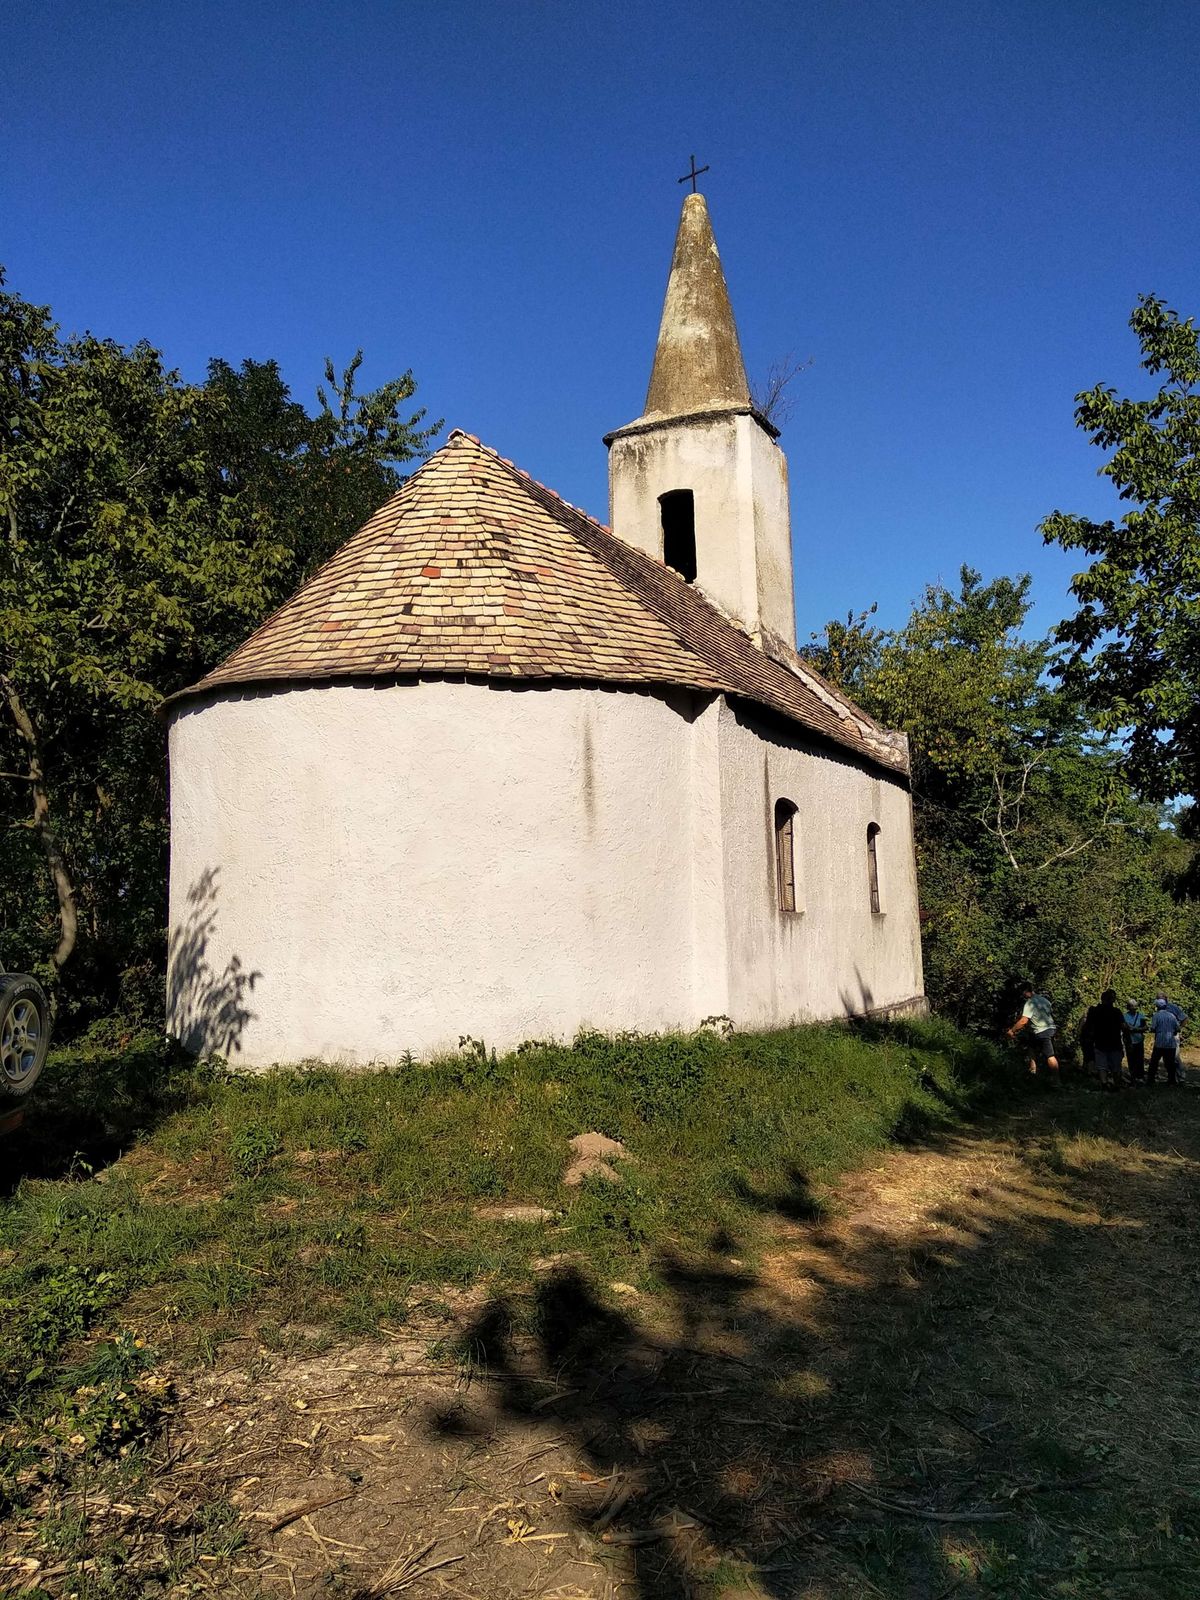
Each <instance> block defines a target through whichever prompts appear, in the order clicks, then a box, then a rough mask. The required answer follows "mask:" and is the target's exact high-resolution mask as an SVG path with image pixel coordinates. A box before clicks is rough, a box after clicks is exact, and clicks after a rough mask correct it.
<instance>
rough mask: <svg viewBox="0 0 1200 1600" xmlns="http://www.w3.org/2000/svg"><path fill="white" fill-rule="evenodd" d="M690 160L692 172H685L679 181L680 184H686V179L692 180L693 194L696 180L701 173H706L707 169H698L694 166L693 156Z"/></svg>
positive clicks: (694, 159)
mask: <svg viewBox="0 0 1200 1600" xmlns="http://www.w3.org/2000/svg"><path fill="white" fill-rule="evenodd" d="M691 159H692V170H691V171H690V172H685V173H684V175H683V177H682V178H680V180H679V181H680V183H686V182H687V181H688V179H689V178H690V179H691V180H692V193H693V194H695V192H696V179H697V178H698V177H699V176H700V174H701V173H702V172H707V171H708V168H707V167H698V166H697V165H696V158H695V156H693V157H692V158H691Z"/></svg>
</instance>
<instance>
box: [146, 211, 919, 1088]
mask: <svg viewBox="0 0 1200 1600" xmlns="http://www.w3.org/2000/svg"><path fill="white" fill-rule="evenodd" d="M605 442H606V443H607V445H608V448H609V512H610V520H611V528H606V527H604V526H603V525H602V524H600V523H598V522H595V521H593V520H592V518H590V517H589V516H587V515H585V514H584V513H583V512H582V511H579V510H577V509H576V508H575V507H573V506H570V505H568V504H566V503H565V502H564V501H563V500H561V499H560V498H559V496H558V495H556V494H554V493H553V492H552V491H551V490H549V489H546V488H544V487H543V486H542V485H541V484H540V483H538V482H536V481H535V480H534V479H532V478H530V477H527V476H526V474H525V473H524V472H522V471H520V470H519V469H518V468H517V467H515V466H514V465H513V464H512V463H511V462H509V461H506V460H504V459H502V458H501V457H500V456H499V455H497V454H496V453H495V452H494V451H493V450H490V449H489V448H488V447H487V446H486V445H484V444H482V443H480V442H479V440H477V439H474V438H472V437H471V436H470V435H468V434H465V433H460V432H455V433H452V434H451V435H450V437H449V439H448V440H447V442H446V444H445V445H443V446H442V448H441V449H439V450H438V451H437V452H436V453H435V454H434V455H432V456H431V457H430V458H429V459H428V461H426V462H425V464H424V465H423V466H421V467H420V469H419V470H417V471H416V472H414V473H413V474H412V476H411V477H410V478H408V480H407V481H406V482H405V483H404V485H403V486H402V487H401V489H400V490H399V492H398V493H397V494H396V495H395V496H394V497H393V498H392V499H391V500H390V501H389V502H388V503H387V504H386V505H385V506H383V507H382V508H381V509H380V510H379V511H377V512H376V513H375V515H374V516H373V517H372V518H371V519H370V521H369V522H367V523H366V525H365V526H364V527H362V528H361V529H360V530H359V531H358V532H357V533H356V534H355V535H354V536H353V537H352V538H351V539H350V540H348V542H347V543H346V544H345V545H343V546H342V548H341V549H340V550H339V551H338V553H337V554H336V555H335V556H334V557H333V558H332V559H331V560H330V561H329V562H327V563H326V565H325V566H324V567H322V568H321V569H320V570H319V571H318V572H317V573H316V574H315V576H314V577H312V578H311V579H310V580H309V581H308V582H307V583H306V584H305V585H304V586H303V587H302V588H301V589H300V590H299V592H298V593H297V594H295V595H294V596H293V597H292V598H291V600H289V601H288V602H287V603H286V604H285V605H284V606H283V607H282V608H281V609H280V610H279V611H277V612H276V613H275V615H274V616H272V617H270V618H268V620H267V621H266V622H264V623H263V625H262V626H261V627H260V628H259V629H258V631H257V632H256V633H255V634H253V635H252V637H251V638H249V639H248V640H247V641H246V643H245V644H243V645H242V646H241V647H240V648H239V649H237V650H235V651H234V652H233V654H232V655H231V656H230V657H229V658H228V660H226V661H225V662H224V663H223V664H222V665H221V666H220V667H218V668H217V669H216V671H214V672H211V673H210V674H209V675H208V676H207V677H206V678H204V679H202V680H201V681H200V682H199V683H197V684H195V685H193V686H192V687H191V688H189V689H187V690H185V691H184V692H183V693H182V694H180V695H178V696H176V697H175V698H174V699H173V700H172V701H171V702H169V704H168V707H167V713H168V716H169V722H170V765H171V894H170V932H171V954H170V971H169V981H168V1010H169V1016H168V1022H169V1026H170V1028H171V1031H172V1032H173V1033H175V1034H176V1035H177V1036H178V1037H180V1038H181V1039H182V1040H183V1041H184V1043H185V1044H186V1045H187V1046H188V1047H189V1048H191V1049H193V1050H196V1051H202V1052H216V1053H219V1054H223V1055H227V1056H228V1057H229V1058H230V1059H231V1060H232V1061H235V1062H239V1063H241V1064H244V1065H246V1066H251V1067H259V1066H266V1065H269V1064H270V1063H273V1062H289V1061H301V1060H314V1059H316V1060H321V1061H327V1062H336V1063H347V1064H351V1063H367V1062H386V1061H396V1060H399V1059H402V1058H407V1057H408V1056H409V1055H410V1054H411V1055H412V1056H415V1057H423V1056H427V1055H429V1054H432V1053H435V1052H438V1051H443V1050H446V1049H454V1048H456V1047H457V1046H458V1042H459V1040H460V1037H462V1036H463V1035H470V1036H473V1037H475V1038H477V1039H483V1040H486V1042H487V1044H488V1045H489V1046H495V1047H497V1048H498V1049H501V1050H504V1049H507V1048H510V1047H512V1046H515V1045H516V1044H518V1043H519V1042H521V1041H522V1040H525V1039H551V1038H554V1039H566V1040H569V1039H570V1038H571V1037H572V1036H573V1035H574V1033H575V1032H576V1030H577V1029H579V1028H581V1027H588V1028H596V1029H601V1030H604V1031H609V1032H611V1031H616V1030H621V1029H639V1030H646V1031H649V1030H660V1029H692V1028H695V1027H697V1026H698V1025H699V1024H700V1023H701V1022H702V1021H704V1020H705V1019H708V1018H724V1017H727V1018H729V1019H730V1020H731V1021H732V1022H733V1024H734V1025H735V1026H736V1027H738V1028H766V1027H774V1026H779V1025H783V1024H786V1023H789V1022H792V1021H795V1020H799V1019H825V1018H834V1017H845V1016H851V1015H862V1014H866V1013H872V1012H887V1011H897V1010H902V1009H908V1008H918V1007H919V1006H921V1004H922V1003H923V1002H922V992H923V987H922V972H921V945H920V932H919V921H918V911H917V885H916V871H915V862H914V854H913V829H912V804H911V796H910V790H909V763H908V748H907V743H906V740H905V738H904V736H903V735H901V734H896V733H891V732H888V731H887V730H886V729H884V728H882V727H880V726H879V725H878V724H877V723H875V722H874V721H873V720H872V719H871V718H870V717H868V716H867V715H866V714H865V713H864V712H862V711H861V710H860V709H859V708H858V707H857V706H855V705H854V704H853V703H852V702H851V701H850V700H848V699H847V698H846V697H845V696H844V695H842V694H841V693H839V692H838V691H837V690H835V689H833V688H831V687H830V686H829V685H828V684H826V683H825V682H824V681H823V680H822V679H821V678H820V677H819V675H818V674H817V673H816V672H814V671H813V670H812V668H811V667H809V666H808V665H807V664H806V663H805V662H804V661H802V660H801V659H800V658H799V657H798V656H797V654H796V620H795V608H794V586H793V577H792V541H791V529H790V519H789V509H788V486H787V464H786V461H785V459H784V455H783V452H782V451H781V450H780V448H779V444H778V434H777V430H776V429H775V428H774V427H773V426H772V425H771V423H770V422H769V421H768V420H767V419H766V418H765V417H763V416H762V415H760V413H759V412H758V411H757V410H756V409H755V407H754V405H753V403H752V401H751V398H750V392H749V389H748V387H747V383H746V374H745V369H744V366H743V362H742V356H741V350H740V347H739V344H738V337H737V330H736V327H735V325H734V320H733V313H732V310H731V308H730V303H729V296H728V292H727V290H726V286H725V279H724V276H723V274H722V270H721V264H720V259H719V257H718V255H717V248H716V244H715V241H714V238H713V233H712V228H711V225H710V222H709V216H708V210H707V207H706V205H705V201H704V198H703V196H702V195H699V194H690V195H688V196H687V198H686V200H685V201H684V205H683V214H682V217H681V219H680V223H679V232H678V235H677V238H676V241H675V254H674V259H673V261H672V263H671V272H670V278H669V281H668V285H667V295H666V303H665V306H664V309H663V315H662V325H661V329H660V332H659V337H658V347H657V350H656V352H655V356H654V365H653V370H652V373H651V377H650V388H649V392H648V394H647V397H646V407H645V411H644V413H643V415H642V416H640V417H639V418H638V419H637V420H636V421H635V422H631V423H629V424H628V425H627V426H625V427H623V428H618V429H617V430H616V431H615V432H614V433H612V434H610V435H609V436H608V438H607V440H606V441H605ZM852 598H857V597H852Z"/></svg>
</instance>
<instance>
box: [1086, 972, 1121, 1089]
mask: <svg viewBox="0 0 1200 1600" xmlns="http://www.w3.org/2000/svg"><path fill="white" fill-rule="evenodd" d="M1079 1036H1080V1038H1081V1039H1082V1041H1083V1044H1084V1048H1085V1049H1087V1048H1089V1047H1090V1049H1091V1052H1092V1059H1093V1060H1094V1062H1095V1065H1096V1071H1097V1072H1098V1073H1099V1075H1100V1087H1101V1088H1102V1089H1119V1088H1120V1087H1121V1063H1122V1061H1123V1060H1124V1058H1125V1018H1124V1016H1123V1015H1122V1013H1121V1011H1120V1010H1119V1009H1118V1007H1117V991H1116V990H1115V989H1105V991H1104V993H1103V994H1102V995H1101V996H1100V1004H1099V1005H1098V1006H1089V1007H1088V1011H1087V1015H1086V1016H1085V1017H1084V1019H1083V1027H1082V1029H1081V1030H1080V1035H1079Z"/></svg>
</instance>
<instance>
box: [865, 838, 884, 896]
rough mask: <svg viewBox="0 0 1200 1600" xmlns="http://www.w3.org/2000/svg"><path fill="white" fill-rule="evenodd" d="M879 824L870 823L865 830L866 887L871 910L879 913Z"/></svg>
mask: <svg viewBox="0 0 1200 1600" xmlns="http://www.w3.org/2000/svg"><path fill="white" fill-rule="evenodd" d="M878 841H879V824H878V823H877V822H872V823H871V825H870V826H869V827H868V829H867V886H868V888H869V889H870V892H871V910H872V911H879V910H880V909H881V907H880V904H879V843H878Z"/></svg>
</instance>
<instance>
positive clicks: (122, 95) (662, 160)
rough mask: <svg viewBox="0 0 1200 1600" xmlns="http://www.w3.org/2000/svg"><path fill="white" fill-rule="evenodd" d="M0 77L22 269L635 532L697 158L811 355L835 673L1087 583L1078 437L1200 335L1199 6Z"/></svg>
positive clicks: (89, 52)
mask: <svg viewBox="0 0 1200 1600" xmlns="http://www.w3.org/2000/svg"><path fill="white" fill-rule="evenodd" d="M3 36H4V48H3V51H2V52H0V94H2V95H3V104H4V115H3V128H4V134H3V151H4V159H3V163H2V170H0V261H3V262H4V263H5V264H6V266H7V268H8V273H9V282H10V284H11V286H12V287H13V288H14V289H16V290H17V291H18V292H20V293H22V294H25V295H26V296H28V297H29V298H31V299H35V300H38V301H46V302H49V303H50V304H51V305H52V306H53V308H54V310H55V312H56V314H57V316H58V318H59V320H60V322H61V323H62V324H63V326H64V327H66V328H67V329H83V328H90V329H91V330H93V331H94V332H97V333H101V334H109V335H112V336H114V337H116V338H118V339H121V340H126V341H130V340H133V339H136V338H139V337H145V338H148V339H149V340H151V341H152V342H153V343H154V344H156V345H158V346H159V347H160V348H161V349H162V350H163V351H164V352H165V353H166V355H167V358H168V360H169V361H170V362H171V363H172V364H174V365H175V366H177V367H179V368H180V369H181V370H182V371H183V373H184V374H185V375H187V376H189V377H200V376H202V375H203V371H204V366H205V363H206V361H207V360H208V358H209V357H210V356H213V355H221V356H225V357H227V358H228V359H230V360H233V361H237V360H240V359H241V358H242V357H243V356H247V355H253V356H256V357H268V356H274V357H277V358H278V359H279V360H280V362H281V364H282V366H283V369H284V372H285V374H286V376H287V378H288V379H289V381H290V382H291V383H292V385H293V388H294V390H295V392H296V393H297V395H298V396H299V397H300V398H302V399H305V400H309V399H311V396H312V391H313V388H314V386H315V384H316V383H317V381H319V378H320V372H321V366H322V362H323V358H324V356H325V355H326V353H329V354H331V355H333V356H334V357H335V359H337V360H338V361H342V360H344V359H345V358H347V357H348V356H349V355H351V354H352V353H353V351H354V350H355V349H356V348H357V347H358V346H359V345H361V346H363V347H364V348H365V350H366V362H365V365H364V377H365V378H366V379H367V380H368V381H382V380H383V379H385V378H387V377H390V376H392V375H394V374H395V373H397V372H399V371H402V370H404V369H405V368H408V367H411V368H412V369H413V371H414V372H415V374H416V376H417V378H418V381H419V383H420V392H421V396H422V398H423V400H424V402H425V403H426V404H427V405H428V406H429V408H430V411H431V413H432V414H433V415H435V416H444V417H445V418H446V420H447V423H448V425H450V426H461V427H465V428H467V429H469V430H470V431H471V432H474V433H478V434H479V435H480V436H481V437H482V438H484V439H485V440H486V441H487V442H488V443H490V444H493V445H495V446H496V447H497V448H499V449H500V450H501V451H502V452H503V453H504V454H506V455H509V456H511V457H512V458H513V459H515V460H516V461H517V462H518V463H519V464H520V465H521V466H523V467H525V468H526V469H527V470H528V471H530V472H531V473H533V475H534V476H535V477H538V478H540V479H541V480H542V481H543V482H545V483H548V484H550V485H552V486H553V487H554V488H556V489H558V490H559V491H560V492H561V493H562V494H564V495H565V496H566V498H568V499H569V500H571V501H573V502H575V503H577V504H580V505H583V506H585V507H586V508H587V509H589V510H591V511H592V512H594V513H596V514H598V515H600V516H601V517H604V516H605V515H606V478H605V472H606V466H605V452H604V448H603V445H602V444H601V442H600V440H601V435H602V434H603V433H604V432H606V431H607V430H608V429H610V428H613V427H616V426H619V425H620V424H621V423H623V422H627V421H629V420H631V419H632V418H633V417H634V416H636V415H637V414H638V413H639V412H640V410H641V405H642V400H643V398H644V393H645V385H646V381H647V379H648V376H649V370H650V360H651V355H652V351H653V342H654V336H655V332H656V329H657V325H658V315H659V310H660V307H661V302H662V293H663V288H664V285H665V281H666V272H667V267H668V263H669V259H670V251H671V244H672V240H673V236H674V229H675V223H676V219H677V213H678V207H679V202H680V197H681V193H682V190H681V189H680V187H679V185H678V184H677V183H676V182H675V179H676V177H677V176H678V175H679V174H680V173H682V172H684V171H686V169H687V164H688V156H689V154H690V153H691V152H692V151H695V152H696V155H697V160H698V161H699V162H701V163H703V162H708V163H710V165H711V168H712V170H711V172H710V173H709V174H708V175H707V176H706V178H705V179H704V181H703V187H704V189H705V192H706V193H707V195H708V199H709V205H710V209H711V211H712V215H713V220H714V225H715V227H716V231H717V238H718V242H719V244H720V248H721V252H722V257H723V260H724V263H725V269H726V275H727V277H728V280H729V284H730V290H731V293H732V296H733V302H734V308H735V311H736V313H737V317H738V322H739V327H740V331H741V335H742V343H743V347H744V350H745V354H746V360H747V366H748V368H749V370H750V372H751V376H752V377H754V376H755V375H757V374H761V373H762V372H763V371H765V369H766V367H767V366H768V365H769V364H770V363H771V361H772V360H774V359H776V358H778V357H780V356H783V355H786V354H788V353H789V352H790V353H792V354H794V355H795V356H796V357H797V358H798V359H800V360H803V361H811V365H809V366H807V367H806V368H805V370H804V371H803V372H802V374H801V375H800V376H799V377H798V378H797V379H796V381H795V384H794V385H793V390H794V395H795V401H796V405H795V411H794V413H793V415H792V417H791V419H790V421H789V423H788V425H787V427H786V430H785V433H784V437H783V440H782V443H783V445H784V447H785V449H786V450H787V452H788V457H789V462H790V467H791V480H792V506H793V537H794V543H795V551H796V575H797V584H796V590H797V609H798V613H799V619H800V635H801V637H802V638H804V637H806V636H807V634H808V633H809V632H810V631H811V630H812V629H815V628H818V627H819V626H820V625H821V624H822V623H823V622H824V621H825V620H826V619H827V618H828V617H829V616H831V615H842V614H845V612H846V611H847V610H849V609H850V608H852V607H853V608H855V609H858V608H860V607H863V606H865V605H867V604H869V603H870V602H871V601H873V600H878V601H879V603H880V616H881V618H882V620H884V621H885V622H887V623H899V622H901V621H902V620H903V618H904V616H905V615H906V613H907V608H908V604H909V602H910V600H911V599H912V598H913V596H915V595H916V594H917V593H918V592H919V591H920V589H921V587H922V585H923V584H924V583H926V582H927V581H929V580H932V579H936V578H939V577H941V578H946V579H950V580H952V579H953V577H954V575H955V573H956V572H957V569H958V566H959V565H960V563H961V562H963V561H969V562H971V563H972V564H974V565H976V566H978V567H980V568H982V569H983V570H984V572H985V573H986V574H988V575H991V574H994V573H998V572H1009V573H1011V572H1015V571H1021V570H1029V571H1032V572H1033V573H1034V575H1035V582H1036V595H1037V599H1038V607H1037V611H1036V613H1035V618H1036V622H1037V624H1038V626H1048V625H1049V624H1050V623H1051V622H1052V621H1053V620H1054V619H1055V618H1056V617H1058V616H1059V615H1061V614H1062V613H1063V611H1064V610H1065V609H1066V608H1067V605H1068V601H1067V597H1066V584H1067V581H1068V579H1069V575H1070V572H1071V571H1072V570H1073V567H1074V565H1075V564H1076V563H1075V561H1074V559H1072V558H1070V557H1067V556H1065V555H1063V554H1061V553H1060V552H1057V551H1047V550H1045V549H1043V547H1042V544H1041V540H1040V538H1039V536H1038V534H1037V532H1036V526H1037V523H1038V522H1039V520H1040V519H1041V518H1042V517H1043V516H1044V515H1046V514H1047V513H1048V512H1049V511H1051V510H1052V509H1054V508H1056V507H1062V508H1063V509H1070V510H1079V511H1088V512H1091V513H1092V514H1104V515H1107V514H1109V513H1110V511H1111V507H1112V504H1113V502H1112V499H1111V496H1110V494H1109V492H1108V490H1107V486H1106V485H1105V484H1104V483H1103V482H1102V481H1099V480H1097V478H1096V476H1095V472H1096V468H1097V467H1098V466H1099V465H1100V462H1101V459H1102V458H1101V456H1100V453H1099V452H1098V451H1096V450H1095V449H1094V448H1092V447H1089V446H1088V444H1087V442H1086V440H1085V439H1084V437H1083V436H1082V435H1081V434H1079V433H1078V431H1077V430H1076V429H1075V427H1074V425H1073V421H1072V411H1073V398H1074V395H1075V393H1076V392H1077V391H1078V390H1080V389H1082V388H1084V387H1087V386H1089V385H1091V384H1092V383H1094V382H1097V381H1099V380H1104V381H1106V382H1109V383H1112V384H1114V385H1116V386H1117V387H1119V388H1122V389H1126V388H1132V389H1134V390H1136V391H1138V392H1145V391H1147V390H1148V389H1149V386H1150V383H1151V380H1150V379H1149V378H1148V377H1146V376H1145V375H1143V374H1141V373H1140V372H1139V370H1138V367H1137V353H1136V342H1135V340H1134V338H1133V335H1132V334H1131V333H1130V332H1129V330H1128V328H1127V326H1126V322H1127V318H1128V315H1129V312H1130V310H1131V308H1132V306H1133V304H1134V302H1135V300H1136V297H1137V295H1138V294H1139V293H1140V292H1147V291H1152V292H1154V293H1157V294H1160V295H1162V296H1164V297H1165V298H1166V299H1167V300H1168V301H1170V302H1171V303H1172V304H1173V305H1175V306H1176V307H1177V308H1178V309H1179V310H1181V311H1183V312H1184V313H1185V314H1200V161H1198V160H1197V151H1198V142H1197V132H1198V129H1197V122H1198V120H1200V111H1198V108H1200V93H1198V83H1197V66H1196V63H1197V51H1198V47H1200V7H1197V6H1196V5H1195V4H1194V3H1193V0H1120V3H1117V0H992V3H977V0H921V3H910V0H895V3H888V0H869V3H868V0H860V3H835V0H822V3H807V0H792V3H779V0H754V3H749V0H741V3H737V0H724V3H722V4H717V3H714V0H690V3H688V4H686V5H685V4H682V3H675V0H658V3H650V0H643V3H639V4H630V3H621V0H607V3H605V4H599V3H595V0H567V3H550V0H490V3H485V0H459V3H456V4H455V5H453V6H450V5H445V4H443V5H437V4H433V3H425V0H408V3H399V0H391V3H386V0H354V3H350V0H344V3H343V4H340V5H339V4H336V3H333V0H326V3H323V4H318V3H315V0H291V3H289V4H286V5H285V4H282V3H275V0H239V3H238V4H229V3H207V4H206V3H204V0H193V3H190V4H187V5H184V4H181V3H177V0H157V3H153V4H150V3H140V0H115V3H113V4H110V5H96V4H94V3H89V4H86V5H85V4H78V3H72V0H55V3H47V0H25V3H24V4H22V5H21V6H19V7H15V6H14V7H9V8H7V13H6V17H5V21H4V23H3Z"/></svg>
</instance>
